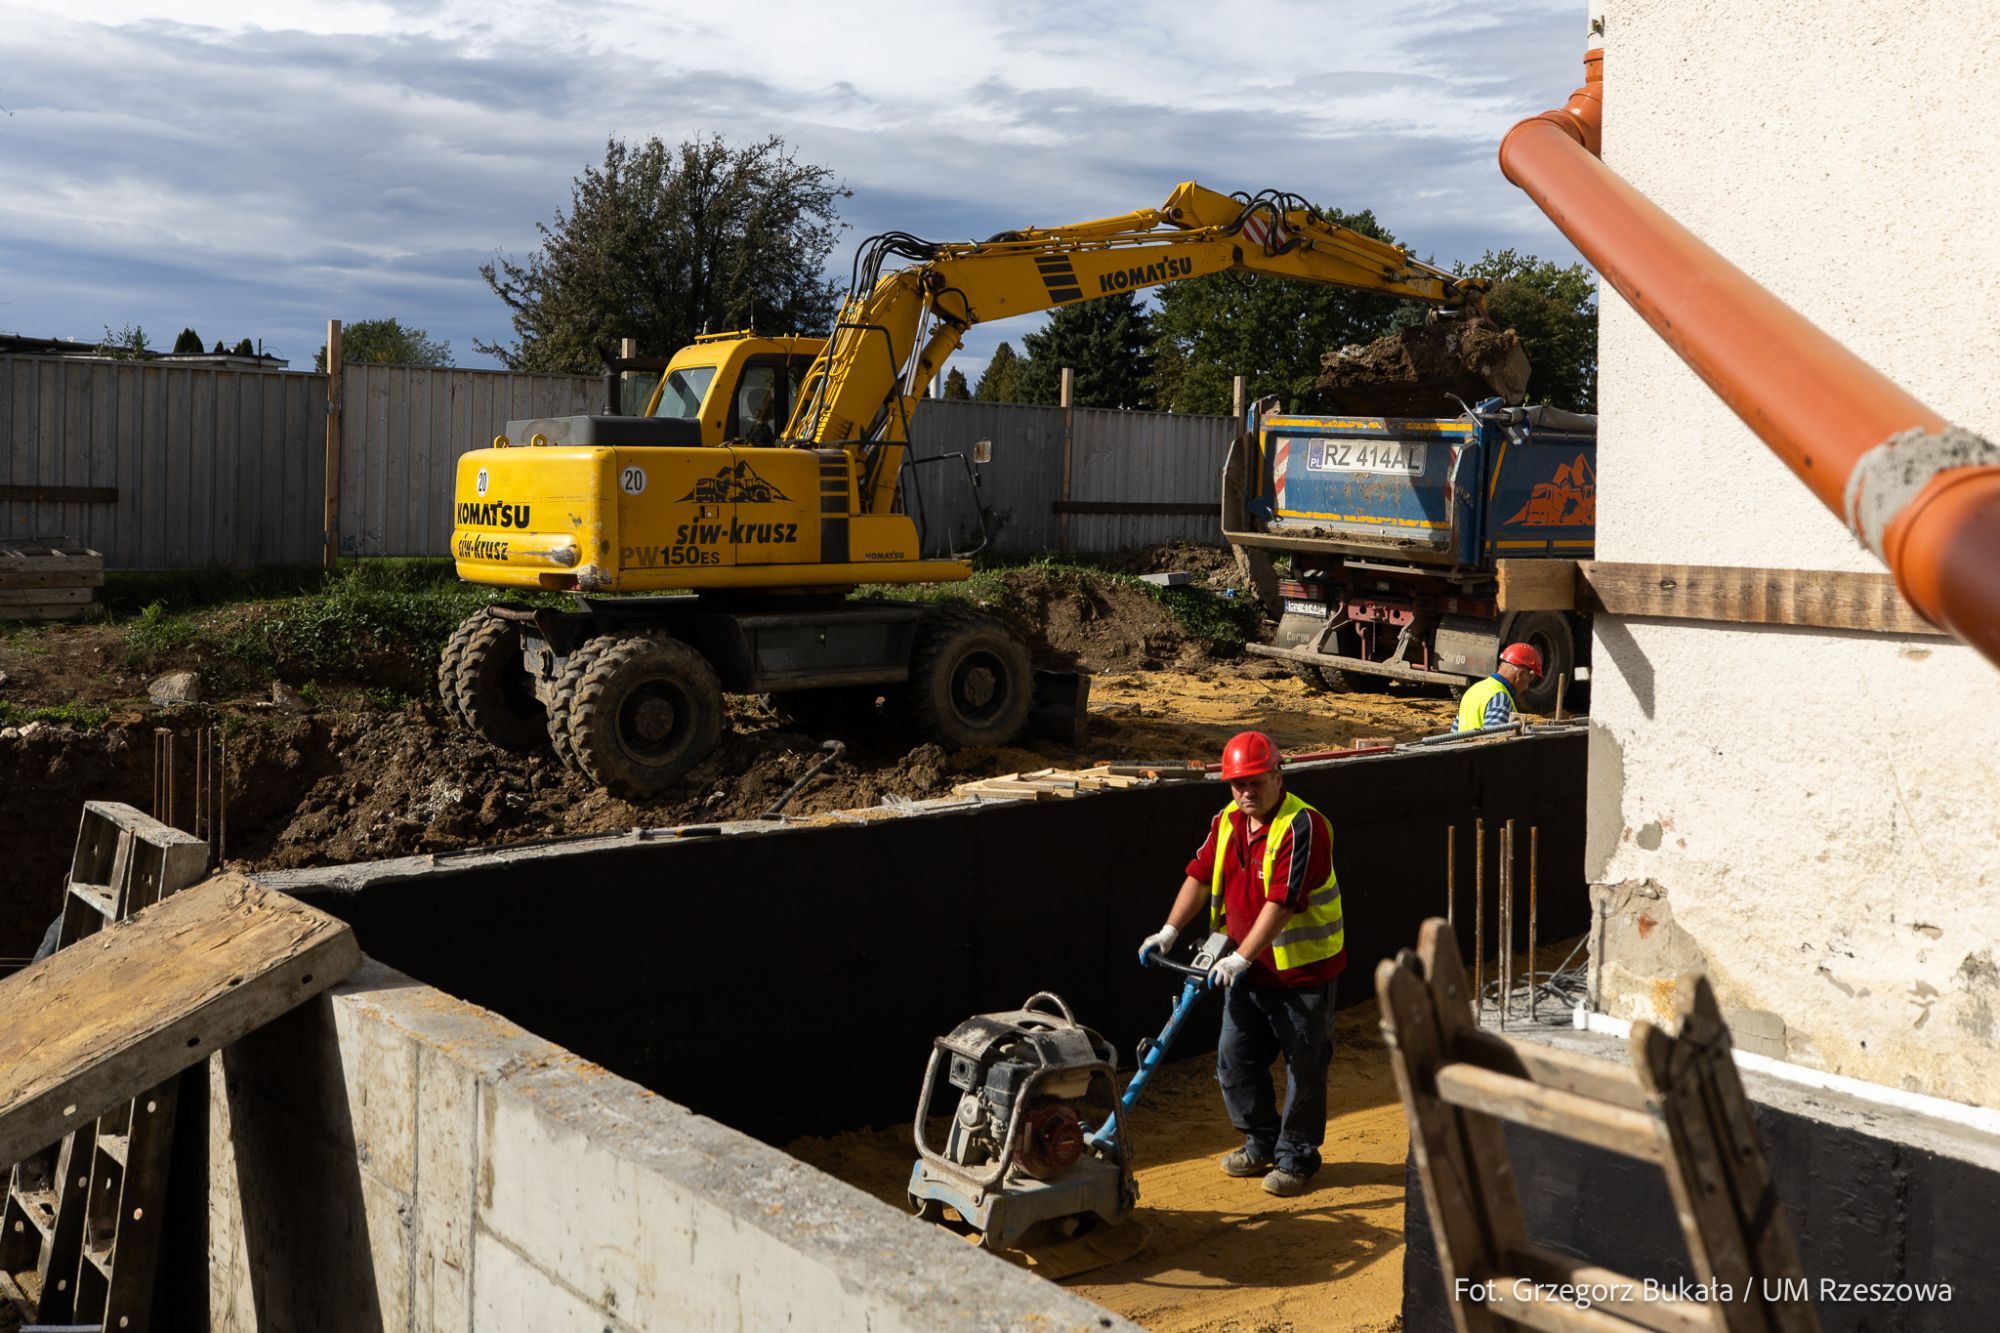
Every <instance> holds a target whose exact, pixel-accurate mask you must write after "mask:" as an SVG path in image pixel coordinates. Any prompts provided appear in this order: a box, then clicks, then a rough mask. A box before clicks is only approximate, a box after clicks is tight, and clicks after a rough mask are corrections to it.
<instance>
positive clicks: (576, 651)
mask: <svg viewBox="0 0 2000 1333" xmlns="http://www.w3.org/2000/svg"><path fill="white" fill-rule="evenodd" d="M604 642H605V641H604V640H603V639H586V640H584V641H583V642H582V643H580V644H578V645H577V646H576V647H575V648H573V649H572V650H571V651H570V655H569V656H568V657H566V658H564V659H563V666H562V673H561V674H560V675H558V676H557V677H556V684H555V692H554V699H553V701H552V702H551V703H550V704H549V747H550V748H551V749H553V750H554V751H555V752H556V758H557V759H558V760H559V761H561V763H562V766H563V767H564V768H566V769H568V770H570V771H571V772H572V773H581V772H582V771H583V769H582V767H581V766H580V765H578V763H577V762H576V747H575V746H574V745H571V744H570V741H569V715H570V709H571V707H572V706H573V705H574V704H575V702H576V687H577V686H578V685H579V684H581V683H582V681H583V673H584V672H586V671H588V670H589V669H590V662H591V659H592V658H593V657H594V656H595V655H596V653H597V650H598V649H599V648H601V647H603V646H604Z"/></svg>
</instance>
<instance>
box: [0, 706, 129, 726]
mask: <svg viewBox="0 0 2000 1333" xmlns="http://www.w3.org/2000/svg"><path fill="white" fill-rule="evenodd" d="M110 720H111V710H110V709H109V708H96V707H92V706H91V705H89V704H79V703H66V704H56V705H54V706H53V707H49V708H24V707H22V706H21V705H20V704H11V703H7V702H5V701H0V727H18V726H21V725H23V724H24V723H28V722H55V723H60V724H62V725H65V726H71V727H76V728H79V729H80V730H83V731H95V730H96V729H97V728H99V727H101V726H103V725H104V724H105V723H106V722H108V721H110Z"/></svg>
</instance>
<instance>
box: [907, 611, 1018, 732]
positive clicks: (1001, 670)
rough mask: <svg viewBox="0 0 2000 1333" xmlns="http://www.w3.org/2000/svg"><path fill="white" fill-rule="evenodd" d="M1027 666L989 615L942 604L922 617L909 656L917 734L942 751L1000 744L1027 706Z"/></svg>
mask: <svg viewBox="0 0 2000 1333" xmlns="http://www.w3.org/2000/svg"><path fill="white" fill-rule="evenodd" d="M1034 690H1035V678H1034V664H1033V662H1031V661H1030V660H1029V658H1028V650H1027V649H1026V648H1024V647H1022V646H1021V644H1020V643H1019V641H1017V640H1016V639H1015V638H1014V636H1013V635H1012V634H1011V633H1010V632H1008V629H1007V627H1006V626H1005V625H1004V624H1002V623H1001V622H1000V621H998V620H995V619H994V618H993V617H992V616H988V615H982V614H980V613H979V612H977V611H974V610H973V609H972V608H970V607H966V606H954V605H951V604H949V603H947V604H944V605H940V606H935V607H932V608H930V609H928V610H927V611H926V612H925V613H924V618H923V620H922V621H920V622H919V623H918V625H917V638H916V644H915V646H914V647H913V648H912V649H911V651H910V683H909V709H910V718H911V721H912V722H913V723H915V725H916V728H917V731H918V732H919V733H920V734H921V735H922V736H923V737H924V738H925V739H926V740H932V741H936V742H937V743H938V744H940V745H943V746H945V747H946V748H948V749H961V748H966V747H970V746H980V745H1005V744H1007V742H1009V741H1011V740H1013V739H1014V737H1015V736H1017V735H1019V734H1020V731H1021V726H1022V724H1023V723H1025V722H1026V721H1027V718H1028V708H1029V706H1030V705H1031V704H1032V703H1033V702H1034Z"/></svg>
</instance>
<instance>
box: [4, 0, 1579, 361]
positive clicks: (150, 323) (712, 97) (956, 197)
mask: <svg viewBox="0 0 2000 1333" xmlns="http://www.w3.org/2000/svg"><path fill="white" fill-rule="evenodd" d="M1587 21H1588V10H1587V8H1586V6H1584V5H1582V4H1579V3H1575V2H1574V0H1563V2H1561V3H1537V2H1534V0H1489V2H1487V3H1458V2H1457V0H1408V2H1407V3H1399V4H1395V5H1388V4H1361V3H1348V2H1346V0H1321V2H1320V3H1257V2H1254V0H1232V3H1230V4H1227V5H1218V4H1214V3H1205V4H1200V5H1196V4H1188V3H1162V4H1154V5H1148V6H1145V7H1143V8H1142V7H1139V6H1107V5H1091V4H1082V3H1064V4H1047V3H1040V2H1039V0H1026V2H1024V3H1014V4H1010V5H1005V6H996V5H991V4H982V5H975V4H964V3H960V2H959V0H926V2H925V3H903V2H901V0H897V2H896V3H871V4H839V3H826V2H825V0H820V2H819V3H802V2H799V0H756V2H754V3H744V4H738V5H733V6H730V5H715V4H713V3H704V4H700V5H694V4H679V3H670V4H646V3H627V2H624V0H581V2H580V3H572V4H565V5H561V6H557V5H551V4H544V3H538V2H534V0H480V2H479V3H476V4H467V3H460V2H459V0H305V2H304V3H285V4H275V5H273V4H255V5H253V4H246V3H237V2H236V0H222V2H220V3H199V4H180V5H174V6H168V5H164V4H148V3H111V2H108V0H68V2H66V3H59V4H58V3H49V4H43V3H30V4H4V3H0V25H4V31H6V32H7V33H8V41H7V43H6V49H7V52H8V55H9V57H10V59H9V60H8V61H7V62H6V66H5V69H4V71H0V108H4V112H5V114H0V169H4V172H5V179H6V180H7V182H8V183H9V188H8V189H7V190H6V191H5V193H4V194H0V331H6V332H14V333H23V334H28V335H33V336H43V337H69V338H79V339H95V338H98V337H100V336H101V335H102V334H103V331H104V329H105V328H106V327H110V328H112V329H117V328H120V327H122V326H124V325H126V324H138V325H141V326H143V327H144V328H145V330H146V332H147V335H148V338H149V339H150V341H151V342H152V343H153V344H154V345H155V346H161V345H170V344H171V343H172V340H173V338H174V335H175V334H176V333H178V332H179V330H180V329H181V328H182V326H184V325H191V326H192V327H194V328H195V329H196V330H197V331H198V332H199V333H200V334H201V335H202V337H203V338H204V339H206V340H207V341H208V342H209V343H210V344H213V343H214V342H215V341H216V340H217V339H222V340H224V341H226V342H229V343H231V344H234V343H235V342H236V340H237V339H239V338H243V337H249V338H252V339H262V340H263V342H264V345H265V347H266V349H267V350H270V351H273V352H276V353H277V354H278V355H281V356H285V357H288V358H290V359H291V362H292V364H293V366H294V367H307V366H309V365H310V364H311V361H312V356H313V353H314V351H315V350H316V349H317V348H318V347H319V345H320V343H321V342H322V341H323V339H324V336H325V322H326V320H327V319H328V318H339V319H344V320H347V321H349V322H352V321H355V320H360V319H368V318H375V317H380V316H386V315H393V316H395V317H396V318H398V319H401V320H402V321H403V322H404V323H405V324H407V325H415V326H418V327H422V328H424V329H427V330H428V331H429V332H430V334H431V336H432V337H433V338H442V339H446V340H448V341H449V342H450V343H451V346H452V350H453V352H454V355H455V359H456V360H457V362H458V363H459V364H461V365H470V366H485V365H491V364H493V363H492V362H491V361H490V360H488V359H487V358H485V357H482V356H480V355H479V354H478V353H476V352H475V351H474V350H473V341H474V340H475V339H478V340H481V341H487V342H495V341H506V340H507V339H508V338H509V336H510V330H509V328H508V325H507V320H506V310H505V307H504V306H502V304H501V303H500V301H499V299H498V298H497V297H495V296H493V295H492V293H491V292H490V291H489V290H488V289H487V287H486V285H485V283H484V282H483V281H482V280H481V279H480V277H479V274H478V268H479V265H480V264H481V263H483V262H485V261H487V260H489V259H490V258H492V257H493V255H494V254H495V253H504V254H507V255H510V256H513V257H516V258H521V257H525V255H526V254H527V253H528V252H529V251H530V250H531V249H532V248H533V246H534V243H535V230H534V228H535V224H536V222H538V221H547V220H549V219H550V218H552V217H553V215H554V214H555V212H556V211H557V210H558V209H559V208H562V207H564V206H566V205H567V203H568V199H569V188H570V183H571V181H572V180H573V179H574V178H575V177H576V175H577V174H578V173H579V172H581V171H582V170H583V168H584V167H585V166H587V165H591V164H594V163H596V162H599V161H601V160H602V157H603V151H604V144H605V141H606V140H607V139H608V138H610V137H614V136H615V137H618V138H622V139H628V140H642V139H644V138H646V137H648V136H652V135H657V136H659V137H660V138H662V139H664V140H666V141H667V142H668V143H670V144H671V143H675V142H678V141H679V140H681V139H684V138H689V137H693V136H696V135H705V134H709V133H719V134H721V135H723V136H724V138H726V139H727V140H729V141H730V142H732V143H737V144H748V143H753V142H755V141H757V140H760V139H762V138H763V137H764V136H766V135H769V134H777V135H780V136H782V137H783V138H784V139H785V140H786V141H787V143H788V144H790V145H791V146H792V148H793V149H794V150H795V152H796V153H797V155H798V157H799V158H800V159H801V160H802V161H807V162H814V163H818V164H822V165H825V166H827V167H829V168H831V169H832V170H833V171H834V173H835V175H836V176H837V177H838V179H840V180H841V181H842V182H844V183H845V184H846V185H847V186H848V187H849V188H850V189H851V190H852V191H853V192H854V193H853V197H852V198H851V199H848V200H846V201H845V202H844V203H843V205H842V210H841V212H842V218H843V219H844V220H845V221H846V222H847V223H848V224H849V230H848V231H847V232H846V233H845V234H844V235H843V237H842V241H841V244H840V246H839V247H838V248H837V249H836V250H835V252H834V254H833V255H832V257H831V258H830V260H829V265H828V266H829V269H830V270H831V271H833V272H834V273H836V274H838V275H839V276H840V277H841V278H842V279H843V280H844V278H845V275H846V273H847V271H848V264H849V260H850V259H851V257H852V254H853V250H854V245H855V243H856V242H857V241H858V240H859V239H860V238H862V237H865V236H868V235H871V234H873V233H875V232H879V231H884V230H892V229H893V230H902V231H907V232H913V233H915V234H917V235H920V236H924V237H928V238H930V239H934V240H955V239H969V238H972V237H975V236H986V235H990V234H992V233H993V232H995V231H1000V230H1003V229H1006V228H1010V227H1019V226H1048V225H1053V224H1056V223H1062V222H1070V221H1076V220H1079V219H1083V218H1092V217H1101V216H1104V215H1107V214H1111V213H1120V212H1125V211H1128V210H1131V209H1136V208H1144V207H1151V206H1153V205H1156V204H1158V203H1160V202H1161V201H1162V200H1164V199H1165V198H1166V196H1167V194H1168V192H1169V191H1170V190H1171V189H1172V188H1173V186H1174V185H1175V184H1176V183H1177V182H1179V181H1182V180H1188V179H1193V180H1198V181H1200V182H1201V183H1202V184H1204V185H1207V186H1209V187H1211V188H1213V189H1218V190H1222V191H1225V192H1227V191H1232V190H1250V191H1255V190H1260V189H1266V188H1273V189H1281V190H1288V191H1291V192H1292V193H1295V194H1300V195H1304V196H1306V197H1308V198H1311V199H1313V200H1315V201H1316V202H1319V203H1323V204H1327V205H1331V206H1334V207H1339V208H1344V209H1350V210H1353V209H1361V208H1372V209H1374V210H1375V213H1376V216H1377V217H1378V218H1380V219H1381V220H1382V221H1383V223H1384V224H1386V225H1387V226H1388V227H1389V228H1390V229H1391V230H1392V231H1393V232H1394V233H1395V234H1396V236H1397V237H1398V239H1400V240H1401V241H1402V242H1403V243H1404V244H1405V245H1407V246H1409V247H1410V248H1411V249H1412V250H1413V251H1414V252H1415V253H1417V254H1418V255H1419V256H1423V257H1435V259H1436V260H1437V261H1438V262H1440V263H1444V264H1446V265H1451V264H1454V263H1457V262H1460V261H1465V260H1470V259H1475V258H1477V257H1478V256H1479V255H1480V254H1481V253H1482V252H1483V251H1485V250H1487V249H1501V248H1505V247H1509V246H1511V247H1514V248H1516V249H1519V250H1524V251H1527V252H1529V253H1533V254H1537V255H1541V256H1543V257H1546V258H1550V259H1556V260H1559V261H1561V262H1564V263H1570V262H1575V261H1576V260H1577V255H1576V252H1575V251H1574V250H1573V249H1572V248H1571V247H1570V246H1569V244H1568V242H1566V241H1565V240H1564V239H1563V238H1562V236H1561V235H1560V234H1559V233H1558V232H1557V231H1556V230H1555V228H1554V226H1553V225H1552V224H1550V223H1549V222H1548V220H1547V219H1546V218H1544V217H1543V216H1542V215H1541V213H1540V212H1539V211H1538V210H1537V209H1536V208H1535V207H1534V206H1533V205H1532V204H1531V203H1529V201H1528V199H1527V197H1526V196H1525V195H1523V194H1521V193H1520V191H1518V190H1516V189H1514V188H1513V187H1512V186H1510V185H1508V184H1507V183H1506V181H1505V180H1504V179H1502V177H1501V176H1500V172H1499V169H1498V167H1497V166H1496V165H1495V162H1494V152H1495V150H1496V148H1497V146H1498V144H1499V140H1500V136H1501V135H1502V134H1503V133H1505V131H1506V129H1507V127H1508V126H1510V125H1512V124H1513V123H1514V122H1515V121H1516V120H1518V119H1519V118H1521V117H1522V116H1524V115H1528V114H1532V113H1534V112H1536V111H1540V110H1542V109H1544V108H1546V107H1549V106H1554V105H1558V104H1560V103H1561V101H1562V100H1563V98H1564V97H1565V96H1566V95H1567V94H1568V92H1569V90H1570V89H1571V88H1573V87H1575V86H1576V84H1577V83H1578V82H1579V80H1580V74H1581V68H1582V66H1581V59H1582V53H1583V48H1584V40H1585V28H1586V25H1587ZM1034 327H1035V323H1034V322H1032V321H1029V320H1011V321H1006V322H1002V323H996V324H991V325H984V326H981V327H979V328H976V329H974V330H973V331H972V334H971V335H970V336H969V337H968V338H967V340H966V344H965V347H964V349H963V350H961V351H960V353H959V354H958V355H957V356H956V357H954V358H953V362H952V364H953V365H955V366H958V367H960V368H961V369H963V370H964V371H965V372H966V374H967V376H968V378H973V379H976V378H977V376H978V373H979V370H980V369H981V368H982V367H983V366H984V363H985V361H986V358H987V357H988V356H989V355H990V353H991V351H992V349H993V347H994V346H995V345H996V344H997V343H999V342H1000V341H1001V340H1002V339H1006V340H1010V341H1013V342H1014V343H1015V344H1016V346H1017V347H1018V345H1019V341H1020V337H1021V334H1022V333H1024V332H1026V331H1028V330H1030V329H1032V328H1034Z"/></svg>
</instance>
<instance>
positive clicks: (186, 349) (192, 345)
mask: <svg viewBox="0 0 2000 1333" xmlns="http://www.w3.org/2000/svg"><path fill="white" fill-rule="evenodd" d="M189 353H192V354H194V355H196V356H199V355H201V335H200V334H199V333H196V332H195V331H194V330H193V329H182V330H181V336H180V337H178V338H176V339H174V355H175V356H185V355H187V354H189Z"/></svg>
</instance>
